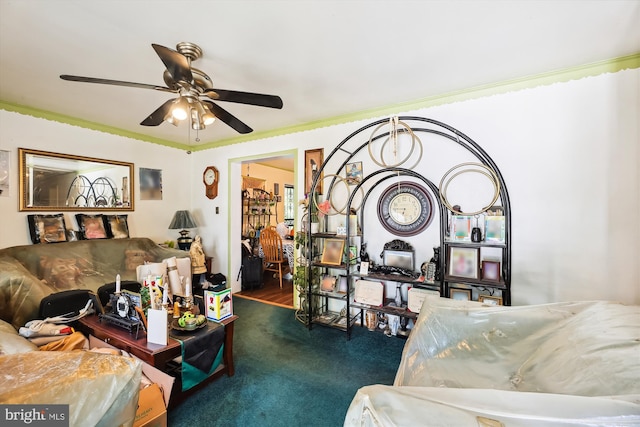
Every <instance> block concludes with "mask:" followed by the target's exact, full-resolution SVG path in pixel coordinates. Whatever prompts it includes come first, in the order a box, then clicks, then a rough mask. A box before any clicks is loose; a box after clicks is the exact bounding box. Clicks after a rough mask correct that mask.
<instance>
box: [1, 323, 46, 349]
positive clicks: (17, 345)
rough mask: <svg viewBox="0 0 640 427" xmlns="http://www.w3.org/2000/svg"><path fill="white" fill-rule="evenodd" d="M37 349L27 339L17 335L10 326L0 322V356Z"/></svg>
mask: <svg viewBox="0 0 640 427" xmlns="http://www.w3.org/2000/svg"><path fill="white" fill-rule="evenodd" d="M37 349H38V347H37V346H36V345H34V344H32V343H31V342H30V341H29V340H28V339H26V338H23V337H21V336H20V335H18V331H16V329H15V328H14V327H13V326H11V324H9V323H7V322H5V321H3V320H0V355H3V354H18V353H25V352H27V351H34V350H37Z"/></svg>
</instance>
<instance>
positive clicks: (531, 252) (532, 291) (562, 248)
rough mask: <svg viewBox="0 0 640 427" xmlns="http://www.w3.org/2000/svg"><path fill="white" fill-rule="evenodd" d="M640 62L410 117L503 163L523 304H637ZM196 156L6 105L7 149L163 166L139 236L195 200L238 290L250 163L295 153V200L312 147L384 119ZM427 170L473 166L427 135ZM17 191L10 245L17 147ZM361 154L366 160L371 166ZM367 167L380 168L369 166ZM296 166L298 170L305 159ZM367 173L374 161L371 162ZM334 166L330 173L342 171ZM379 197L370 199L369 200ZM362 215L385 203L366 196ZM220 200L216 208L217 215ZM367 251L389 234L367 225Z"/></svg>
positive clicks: (160, 232) (212, 251)
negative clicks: (207, 188) (210, 179)
mask: <svg viewBox="0 0 640 427" xmlns="http://www.w3.org/2000/svg"><path fill="white" fill-rule="evenodd" d="M639 82H640V70H638V69H636V70H627V71H622V72H618V73H615V74H603V75H600V76H597V77H589V78H583V79H580V80H576V81H571V82H568V83H558V84H553V85H549V86H542V87H538V88H533V89H527V90H522V91H518V92H512V93H507V94H503V95H495V96H491V97H485V98H481V99H476V100H470V101H465V102H458V103H454V104H449V105H443V106H438V107H433V108H428V109H423V110H420V111H412V112H409V113H406V114H408V115H416V116H422V117H429V118H432V119H435V120H438V121H441V122H444V123H446V124H448V125H450V126H453V127H454V128H456V129H458V130H459V131H461V132H463V133H465V134H466V135H468V136H469V137H471V138H472V139H473V140H475V141H476V142H477V143H478V144H480V146H482V147H483V148H484V149H485V150H486V151H487V152H488V153H489V155H490V156H491V157H492V158H493V159H494V160H495V162H496V163H497V165H498V167H499V168H500V170H501V172H502V174H503V176H504V179H505V181H506V184H507V186H508V190H509V193H510V196H511V203H512V210H513V230H512V238H513V269H512V293H513V304H514V305H522V304H533V303H545V302H554V301H567V300H584V299H608V300H618V301H622V302H625V303H636V304H638V303H640V286H639V284H640V270H639V269H640V267H639V264H638V260H640V221H638V211H639V210H640V174H639V172H638V170H639V166H640V149H639V146H640V137H639V129H638V120H637V118H638V117H639V116H640V111H639V110H640V89H639V88H640V83H639ZM375 119H376V118H371V119H370V120H363V121H359V122H354V123H348V124H344V125H336V126H330V127H326V128H321V129H316V130H312V131H307V132H301V133H296V134H289V135H284V136H280V137H273V138H267V139H263V140H259V141H251V142H247V143H243V144H236V145H231V146H227V147H221V148H216V149H210V150H205V151H201V152H195V153H193V154H192V155H190V156H189V155H187V154H186V153H182V152H179V153H180V154H179V155H176V153H177V150H175V149H171V148H166V147H161V146H157V145H154V144H149V143H142V142H139V141H133V140H129V139H126V138H121V137H117V136H112V135H106V134H102V133H99V132H94V131H89V130H84V129H79V128H75V127H71V126H67V125H61V124H56V123H51V122H48V121H46V120H40V119H34V118H30V117H26V116H21V115H18V114H14V113H9V112H5V111H0V122H1V123H2V126H1V127H0V149H5V150H6V149H8V150H12V151H14V150H16V148H17V147H27V148H35V149H42V150H50V151H57V152H75V153H78V154H84V155H90V156H93V157H102V158H115V159H119V160H126V161H132V162H134V163H135V166H136V173H137V170H138V168H139V167H148V168H158V169H163V175H164V176H163V178H164V180H163V182H164V200H163V201H161V202H155V201H140V200H138V199H137V200H136V210H135V212H132V213H131V217H132V220H131V223H132V232H133V233H132V234H133V235H135V236H143V235H147V236H149V237H152V238H154V240H157V241H162V240H164V239H166V238H174V237H175V236H173V234H175V233H174V232H173V231H169V230H167V226H168V223H169V221H170V220H171V216H172V215H173V212H174V211H175V210H176V209H183V208H188V207H189V206H190V207H191V210H192V212H193V213H194V214H195V216H196V220H197V221H198V222H199V224H200V227H199V228H198V230H197V232H198V233H199V234H200V235H201V236H202V237H203V243H204V248H205V252H206V253H207V254H208V255H213V256H214V270H216V271H220V272H222V273H223V274H225V275H227V277H228V281H229V282H230V283H231V285H232V288H233V290H234V291H237V290H239V289H240V284H239V283H238V282H237V281H236V278H237V274H238V271H239V268H240V243H239V242H240V237H239V235H240V215H239V207H240V191H237V190H239V188H240V178H239V177H240V173H241V170H240V166H241V165H240V161H235V160H234V161H229V159H246V158H247V157H248V156H252V157H253V158H259V157H270V156H272V155H274V153H273V152H274V151H276V150H275V149H274V148H276V149H277V151H278V152H282V151H289V152H293V153H295V155H296V162H297V164H296V170H295V176H296V177H297V182H296V183H295V185H296V191H297V196H296V198H297V199H300V198H302V197H304V194H303V190H302V188H303V185H304V176H303V171H304V151H305V150H307V149H315V148H320V147H322V148H324V150H325V156H327V155H328V153H329V152H330V151H331V150H332V149H333V148H334V147H335V146H336V145H337V144H338V143H339V142H340V141H342V140H343V139H344V138H345V137H346V136H347V135H349V134H350V133H351V132H353V131H355V130H356V129H359V128H360V127H362V126H363V125H365V124H368V123H370V122H372V121H373V120H375ZM423 142H424V144H425V153H424V161H423V162H421V163H420V165H419V166H417V168H416V169H417V170H418V171H419V172H420V173H421V174H424V175H425V176H429V178H430V179H432V180H433V181H435V182H438V181H439V178H440V177H441V176H442V174H443V173H444V171H446V170H447V169H448V168H449V167H451V165H455V164H456V163H459V162H460V161H464V160H465V159H464V157H460V159H458V157H457V154H456V155H453V153H450V152H449V151H448V150H449V149H446V150H445V149H443V148H442V147H440V146H436V145H434V144H432V143H431V141H429V139H427V138H425V140H424V141H423ZM13 160H14V163H13V166H14V170H15V173H13V177H14V178H13V179H14V180H13V181H12V182H11V186H12V189H11V191H12V194H11V197H0V212H1V213H2V214H1V215H2V221H0V247H5V246H12V245H17V244H28V232H27V225H26V218H25V216H26V213H19V212H17V206H18V202H17V195H16V192H17V185H18V184H17V165H16V163H15V162H16V161H17V154H14V157H13ZM363 161H366V159H365V160H363ZM369 163H370V162H369ZM208 165H214V166H216V167H217V168H218V169H219V171H220V187H219V195H218V197H217V198H216V199H214V200H209V199H207V198H206V197H205V195H204V185H203V184H202V171H204V168H205V167H206V166H208ZM298 165H299V166H298ZM364 167H365V174H366V173H368V171H367V168H369V167H371V165H370V164H365V166H364ZM332 173H333V172H332ZM371 200H374V199H371ZM368 205H369V206H370V207H369V206H367V207H366V209H375V203H373V202H371V201H370V202H369V203H368ZM216 207H217V208H219V214H216V213H215V209H216ZM432 229H435V226H432V227H431V228H430V230H429V231H428V232H427V233H425V234H424V235H421V236H416V237H415V238H411V239H410V241H411V243H412V244H413V245H414V246H415V247H416V252H417V255H418V256H417V259H418V260H420V259H428V258H429V257H430V256H431V252H432V249H431V248H432V247H433V245H434V243H437V239H433V238H432V237H431V236H432V235H431V234H430V233H433V230H432ZM367 231H368V235H367V237H366V239H369V238H370V237H369V236H372V237H371V243H370V246H369V253H370V254H371V255H375V256H377V254H379V252H380V250H381V246H380V245H381V244H382V243H384V242H385V241H388V240H391V239H392V238H393V236H390V235H388V234H386V235H385V234H384V233H383V232H381V233H378V232H371V233H370V231H371V230H370V229H368V230H367Z"/></svg>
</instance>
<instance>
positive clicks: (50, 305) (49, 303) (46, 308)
mask: <svg viewBox="0 0 640 427" xmlns="http://www.w3.org/2000/svg"><path fill="white" fill-rule="evenodd" d="M89 301H91V302H92V303H93V308H94V310H95V311H96V312H98V313H102V312H103V311H104V310H103V308H102V304H101V303H100V300H99V299H98V297H97V296H96V294H95V293H93V291H90V290H88V289H71V290H68V291H62V292H56V293H54V294H51V295H48V296H46V297H44V298H42V300H41V301H40V310H39V313H38V315H39V317H40V319H41V320H43V319H46V318H48V317H57V316H65V317H72V316H77V315H79V314H80V310H82V309H84V308H85V307H86V306H87V303H88V302H89Z"/></svg>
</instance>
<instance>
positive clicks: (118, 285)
mask: <svg viewBox="0 0 640 427" xmlns="http://www.w3.org/2000/svg"><path fill="white" fill-rule="evenodd" d="M119 293H120V275H119V274H116V294H119Z"/></svg>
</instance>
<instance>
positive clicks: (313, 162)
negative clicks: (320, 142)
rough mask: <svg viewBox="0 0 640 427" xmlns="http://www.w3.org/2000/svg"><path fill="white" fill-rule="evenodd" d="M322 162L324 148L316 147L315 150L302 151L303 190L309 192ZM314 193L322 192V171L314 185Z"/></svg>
mask: <svg viewBox="0 0 640 427" xmlns="http://www.w3.org/2000/svg"><path fill="white" fill-rule="evenodd" d="M322 162H324V149H323V148H317V149H315V150H306V151H305V152H304V192H305V194H309V193H311V185H312V184H313V179H314V178H315V177H316V175H317V174H318V173H320V166H321V165H322ZM316 193H317V194H322V173H320V179H319V180H318V185H317V186H316Z"/></svg>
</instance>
